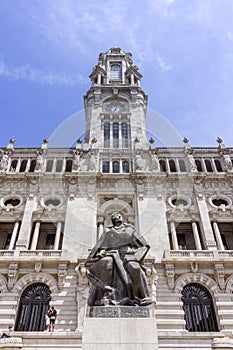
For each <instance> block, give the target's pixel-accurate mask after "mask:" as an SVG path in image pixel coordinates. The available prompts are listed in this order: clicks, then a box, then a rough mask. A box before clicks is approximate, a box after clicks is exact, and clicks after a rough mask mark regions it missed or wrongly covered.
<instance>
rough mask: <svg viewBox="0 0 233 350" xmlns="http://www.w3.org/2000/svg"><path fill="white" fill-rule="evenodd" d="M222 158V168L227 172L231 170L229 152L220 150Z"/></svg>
mask: <svg viewBox="0 0 233 350" xmlns="http://www.w3.org/2000/svg"><path fill="white" fill-rule="evenodd" d="M220 154H221V156H222V158H223V163H224V170H225V171H227V172H232V171H233V164H232V161H231V157H230V154H229V153H227V151H225V152H220Z"/></svg>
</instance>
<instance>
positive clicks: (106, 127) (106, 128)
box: [104, 122, 110, 148]
mask: <svg viewBox="0 0 233 350" xmlns="http://www.w3.org/2000/svg"><path fill="white" fill-rule="evenodd" d="M104 147H105V148H109V147H110V123H109V122H105V123H104Z"/></svg>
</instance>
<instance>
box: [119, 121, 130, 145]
mask: <svg viewBox="0 0 233 350" xmlns="http://www.w3.org/2000/svg"><path fill="white" fill-rule="evenodd" d="M121 135H122V148H128V147H129V142H128V141H129V140H128V124H127V123H122V124H121Z"/></svg>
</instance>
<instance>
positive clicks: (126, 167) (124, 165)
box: [122, 160, 129, 173]
mask: <svg viewBox="0 0 233 350" xmlns="http://www.w3.org/2000/svg"><path fill="white" fill-rule="evenodd" d="M122 171H123V173H129V162H127V161H126V160H124V161H123V162H122Z"/></svg>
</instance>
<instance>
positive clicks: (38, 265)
mask: <svg viewBox="0 0 233 350" xmlns="http://www.w3.org/2000/svg"><path fill="white" fill-rule="evenodd" d="M34 270H35V272H41V270H42V263H41V262H36V263H35V267H34Z"/></svg>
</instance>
